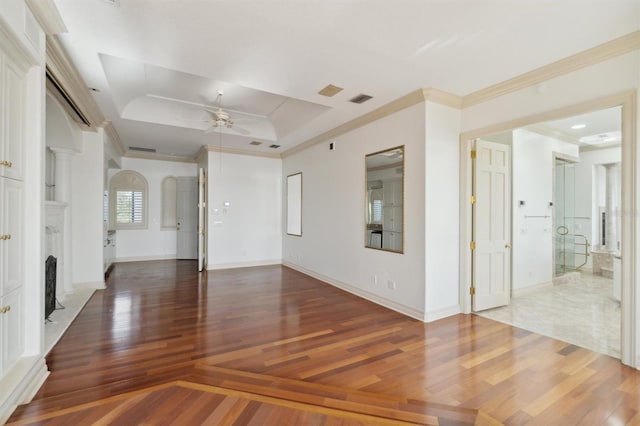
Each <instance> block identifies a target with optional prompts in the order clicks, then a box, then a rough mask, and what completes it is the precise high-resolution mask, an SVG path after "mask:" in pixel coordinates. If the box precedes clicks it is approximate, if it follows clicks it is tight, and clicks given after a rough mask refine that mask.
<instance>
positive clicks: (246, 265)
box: [207, 259, 282, 271]
mask: <svg viewBox="0 0 640 426" xmlns="http://www.w3.org/2000/svg"><path fill="white" fill-rule="evenodd" d="M280 264H282V259H269V260H256V261H253V262H232V263H217V264H214V265H207V271H215V270H218V269H234V268H251V267H254V266H270V265H280Z"/></svg>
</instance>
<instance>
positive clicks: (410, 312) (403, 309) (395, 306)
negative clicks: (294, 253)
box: [282, 261, 459, 322]
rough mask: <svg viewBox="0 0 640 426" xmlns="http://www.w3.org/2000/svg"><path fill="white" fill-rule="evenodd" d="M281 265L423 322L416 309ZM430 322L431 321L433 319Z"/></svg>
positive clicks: (298, 267)
mask: <svg viewBox="0 0 640 426" xmlns="http://www.w3.org/2000/svg"><path fill="white" fill-rule="evenodd" d="M282 265H283V266H286V267H287V268H291V269H294V270H296V271H298V272H302V273H303V274H305V275H309V276H310V277H313V278H315V279H317V280H320V281H322V282H325V283H327V284H330V285H332V286H334V287H337V288H339V289H340V290H344V291H346V292H348V293H351V294H354V295H356V296H358V297H361V298H363V299H366V300H368V301H369V302H373V303H375V304H376V305H380V306H383V307H385V308H387V309H391V310H393V311H396V312H399V313H401V314H403V315H406V316H408V317H411V318H413V319H416V320H418V321H421V322H424V320H425V314H424V312H422V311H419V310H417V309H414V308H410V307H408V306H405V305H402V304H400V303H397V302H394V301H393V300H389V299H386V298H384V297H380V296H378V295H377V294H373V293H370V292H368V291H366V290H362V289H361V288H357V287H354V286H352V285H350V284H347V283H343V282H342V281H338V280H335V279H333V278H331V277H327V276H326V275H323V274H319V273H317V272H314V271H311V270H309V269H307V268H304V267H302V266H299V265H296V264H294V263H290V262H287V261H283V262H282ZM447 309H449V308H447ZM458 311H459V308H458ZM437 312H440V311H436V313H437ZM434 318H435V315H434ZM442 318H444V317H442ZM436 319H437V318H436ZM431 321H433V319H432V320H431Z"/></svg>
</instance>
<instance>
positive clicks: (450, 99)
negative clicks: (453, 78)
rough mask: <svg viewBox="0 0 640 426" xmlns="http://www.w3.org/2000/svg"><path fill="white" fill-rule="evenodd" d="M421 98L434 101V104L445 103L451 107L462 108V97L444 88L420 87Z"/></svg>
mask: <svg viewBox="0 0 640 426" xmlns="http://www.w3.org/2000/svg"><path fill="white" fill-rule="evenodd" d="M422 98H423V100H424V101H425V102H426V101H429V102H434V103H436V104H440V105H445V106H448V107H451V108H456V109H462V105H463V98H462V97H461V96H458V95H454V94H453V93H449V92H445V91H444V90H439V89H434V88H433V87H430V88H427V89H422Z"/></svg>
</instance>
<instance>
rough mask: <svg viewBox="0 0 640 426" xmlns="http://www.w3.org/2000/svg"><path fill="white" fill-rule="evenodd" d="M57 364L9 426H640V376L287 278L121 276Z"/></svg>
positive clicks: (54, 358) (158, 272) (123, 270)
mask: <svg viewBox="0 0 640 426" xmlns="http://www.w3.org/2000/svg"><path fill="white" fill-rule="evenodd" d="M47 365H48V366H49V368H50V370H51V375H50V376H49V378H48V379H47V381H46V382H45V384H44V385H43V387H42V388H41V390H40V391H39V392H38V394H37V395H36V397H35V398H34V400H33V401H32V402H31V403H30V404H27V405H24V406H21V407H18V409H17V410H16V412H15V413H14V414H13V416H12V417H11V418H10V422H16V423H17V424H78V425H80V424H94V423H97V424H141V423H145V424H158V423H163V424H200V423H202V424H275V425H289V424H292V425H293V424H295V425H307V424H433V425H435V424H442V425H448V424H473V423H476V424H507V425H522V424H532V425H574V424H595V425H599V424H636V425H640V372H639V371H636V370H634V369H631V368H628V367H625V366H623V365H621V364H620V362H619V361H618V360H616V359H614V358H611V357H609V356H606V355H601V354H597V353H594V352H590V351H588V350H586V349H582V348H579V347H576V346H573V345H571V344H568V343H564V342H561V341H557V340H553V339H550V338H547V337H544V336H540V335H537V334H535V333H531V332H528V331H525V330H521V329H518V328H514V327H510V326H508V325H505V324H502V323H498V322H494V321H491V320H488V319H485V318H481V317H478V316H475V315H456V316H453V317H450V318H446V319H443V320H440V321H436V322H433V323H430V324H423V323H421V322H419V321H415V320H413V319H410V318H407V317H404V316H402V315H400V314H398V313H396V312H393V311H389V310H386V309H384V308H382V307H380V306H377V305H375V304H372V303H369V302H367V301H364V300H362V299H359V298H357V297H355V296H353V295H351V294H348V293H345V292H342V291H340V290H338V289H336V288H333V287H331V286H329V285H327V284H324V283H321V282H319V281H317V280H315V279H313V278H310V277H308V276H305V275H303V274H301V273H299V272H296V271H293V270H291V269H288V268H285V267H281V266H268V267H258V268H247V269H234V270H223V271H215V272H209V273H208V274H207V273H204V274H198V273H196V272H195V264H194V263H193V262H187V261H161V262H140V263H126V264H118V265H116V267H115V268H114V270H113V272H112V273H111V275H110V277H109V280H108V282H107V289H106V290H102V291H98V292H96V293H95V294H94V296H93V297H92V298H91V300H90V301H89V302H88V303H87V305H86V306H85V308H84V309H83V311H82V312H81V313H80V315H79V316H78V318H77V319H76V321H75V322H74V323H73V324H72V325H71V327H70V328H69V329H68V330H67V332H66V334H65V335H64V336H63V338H62V339H61V340H60V342H59V343H58V344H57V345H56V346H55V347H54V349H53V350H52V351H51V353H50V354H49V356H48V357H47Z"/></svg>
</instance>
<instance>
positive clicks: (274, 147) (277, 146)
mask: <svg viewBox="0 0 640 426" xmlns="http://www.w3.org/2000/svg"><path fill="white" fill-rule="evenodd" d="M269 148H273V149H276V148H280V145H276V144H272V145H269Z"/></svg>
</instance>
